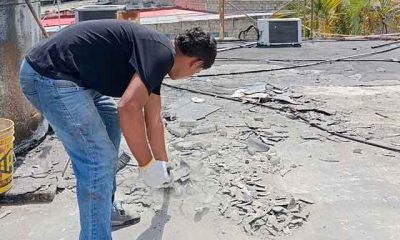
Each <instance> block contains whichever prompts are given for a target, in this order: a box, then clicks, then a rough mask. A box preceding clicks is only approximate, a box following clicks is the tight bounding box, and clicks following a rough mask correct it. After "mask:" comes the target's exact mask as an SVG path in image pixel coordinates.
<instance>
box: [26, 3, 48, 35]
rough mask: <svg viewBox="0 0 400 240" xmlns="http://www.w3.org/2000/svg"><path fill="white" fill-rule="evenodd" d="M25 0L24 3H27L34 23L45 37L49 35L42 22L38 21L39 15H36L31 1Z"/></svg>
mask: <svg viewBox="0 0 400 240" xmlns="http://www.w3.org/2000/svg"><path fill="white" fill-rule="evenodd" d="M25 2H26V5H28V7H29V10H30V11H31V13H32V15H33V18H34V19H35V21H36V23H37V24H38V25H39V28H40V30H41V31H42V34H43V36H45V37H46V38H47V37H49V35H48V34H47V32H46V30H45V29H44V27H43V25H42V23H41V22H40V19H39V17H38V16H37V15H36V12H35V9H34V8H33V6H32V3H31V1H30V0H25Z"/></svg>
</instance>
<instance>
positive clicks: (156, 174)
mask: <svg viewBox="0 0 400 240" xmlns="http://www.w3.org/2000/svg"><path fill="white" fill-rule="evenodd" d="M139 177H141V178H142V179H143V181H144V183H145V184H146V185H147V186H149V187H153V188H163V187H169V186H170V184H171V181H172V179H171V177H170V176H169V174H168V171H167V162H165V161H160V160H154V159H152V160H151V161H150V162H149V163H148V164H146V166H143V167H139Z"/></svg>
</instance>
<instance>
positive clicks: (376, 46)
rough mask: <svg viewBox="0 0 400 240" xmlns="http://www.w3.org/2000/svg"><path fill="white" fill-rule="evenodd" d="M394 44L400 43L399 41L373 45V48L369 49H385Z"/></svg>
mask: <svg viewBox="0 0 400 240" xmlns="http://www.w3.org/2000/svg"><path fill="white" fill-rule="evenodd" d="M396 43H400V40H397V41H393V42H389V43H384V44H379V45H375V46H372V47H371V48H373V49H375V48H380V47H385V46H388V45H392V44H396Z"/></svg>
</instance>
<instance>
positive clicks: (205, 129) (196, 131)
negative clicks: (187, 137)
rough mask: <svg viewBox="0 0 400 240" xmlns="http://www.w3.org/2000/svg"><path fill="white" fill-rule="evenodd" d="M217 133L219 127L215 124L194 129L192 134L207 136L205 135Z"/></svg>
mask: <svg viewBox="0 0 400 240" xmlns="http://www.w3.org/2000/svg"><path fill="white" fill-rule="evenodd" d="M216 131H217V126H216V125H215V124H211V123H210V124H204V125H200V126H197V127H195V128H192V129H191V130H190V133H191V134H193V135H199V134H205V133H212V132H216Z"/></svg>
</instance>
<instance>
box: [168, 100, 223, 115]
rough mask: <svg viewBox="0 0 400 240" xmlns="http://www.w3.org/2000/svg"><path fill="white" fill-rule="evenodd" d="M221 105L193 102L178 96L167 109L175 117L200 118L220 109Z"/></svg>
mask: <svg viewBox="0 0 400 240" xmlns="http://www.w3.org/2000/svg"><path fill="white" fill-rule="evenodd" d="M220 109H221V107H219V106H214V105H211V104H208V103H205V102H203V103H194V102H192V100H191V99H190V98H180V99H178V100H177V101H176V102H174V103H173V104H171V105H170V106H168V108H167V111H166V112H169V113H174V115H175V116H176V118H177V119H183V120H185V119H193V120H200V119H203V118H205V117H207V116H208V115H210V114H212V113H214V112H216V111H218V110H220Z"/></svg>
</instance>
